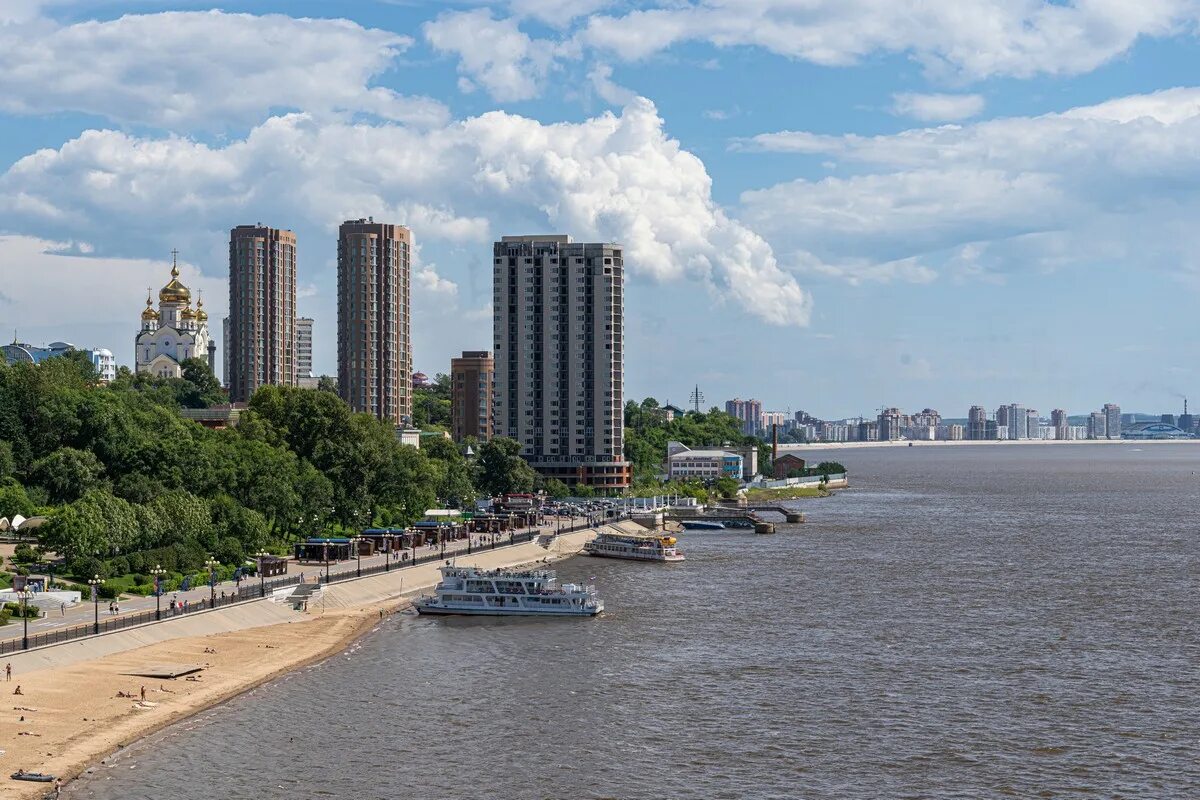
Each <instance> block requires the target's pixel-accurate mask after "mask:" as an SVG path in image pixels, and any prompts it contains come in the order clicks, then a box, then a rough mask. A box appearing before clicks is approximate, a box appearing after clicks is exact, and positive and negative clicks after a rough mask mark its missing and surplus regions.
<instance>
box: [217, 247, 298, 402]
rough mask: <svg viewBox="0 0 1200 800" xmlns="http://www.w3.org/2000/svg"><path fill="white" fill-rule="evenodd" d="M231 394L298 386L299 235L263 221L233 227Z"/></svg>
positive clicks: (239, 397)
mask: <svg viewBox="0 0 1200 800" xmlns="http://www.w3.org/2000/svg"><path fill="white" fill-rule="evenodd" d="M227 342H228V344H227V345H226V347H227V348H228V371H227V373H226V374H225V383H226V385H227V386H228V387H229V397H230V399H231V400H233V401H235V402H245V401H247V400H249V399H250V395H252V394H254V391H255V390H256V389H258V387H259V386H263V385H264V384H276V385H280V386H295V385H296V234H294V233H292V232H291V231H287V230H280V229H278V228H268V227H264V226H263V225H261V224H260V225H239V226H237V227H236V228H234V229H233V230H231V231H230V232H229V332H228V335H227Z"/></svg>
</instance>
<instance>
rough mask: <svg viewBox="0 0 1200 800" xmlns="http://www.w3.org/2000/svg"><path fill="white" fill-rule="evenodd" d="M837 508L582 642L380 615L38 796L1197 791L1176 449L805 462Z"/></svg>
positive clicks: (1198, 699)
mask: <svg viewBox="0 0 1200 800" xmlns="http://www.w3.org/2000/svg"><path fill="white" fill-rule="evenodd" d="M831 455H832V456H833V457H834V458H836V459H838V460H839V461H842V462H843V463H845V464H846V465H847V467H848V468H849V469H850V474H851V479H852V481H853V484H854V488H852V489H849V490H846V491H842V492H839V493H838V494H837V496H835V497H832V498H826V499H821V500H808V501H801V502H800V503H798V504H799V505H800V506H801V507H802V509H803V510H804V511H805V512H806V513H807V515H808V523H807V524H805V525H800V526H781V527H780V529H779V530H780V532H779V533H778V534H777V535H775V536H756V535H754V534H752V533H746V532H740V531H739V532H733V531H729V532H724V533H688V534H685V535H684V536H683V537H682V538H681V546H682V547H683V548H684V549H685V551H686V553H687V561H686V562H684V563H682V564H673V565H649V564H636V563H631V562H621V561H599V560H591V559H587V558H576V559H573V560H571V561H568V562H564V563H562V564H560V565H558V569H559V574H560V577H561V578H563V579H581V578H582V579H589V578H592V577H594V578H595V583H596V584H597V585H598V587H599V589H600V590H601V594H602V596H603V597H604V599H605V601H606V604H607V608H608V610H607V611H606V613H605V614H604V615H603V616H602V617H600V618H598V619H594V620H528V619H520V620H480V619H428V618H417V617H411V616H406V615H397V616H395V617H392V618H390V619H389V620H387V621H386V622H385V623H383V624H382V625H381V626H380V628H379V629H378V630H377V631H375V632H374V633H372V634H371V635H369V636H368V637H366V638H364V639H363V640H361V641H360V642H358V643H356V645H355V646H353V647H352V648H351V649H350V650H348V651H347V652H345V653H343V654H341V655H339V656H337V657H334V658H332V659H330V660H329V661H327V662H325V663H323V664H320V665H318V666H315V667H310V668H307V669H305V670H302V671H300V672H297V673H294V674H292V675H290V676H288V677H286V678H284V679H282V680H280V681H277V682H275V683H273V684H270V685H268V686H265V687H262V688H260V689H257V690H255V691H253V692H251V693H249V694H247V695H245V696H243V697H241V698H238V699H237V700H234V701H232V702H230V703H228V704H226V705H224V706H221V707H219V708H217V709H214V710H212V711H210V712H207V713H205V714H204V715H202V716H201V717H199V718H196V719H193V720H190V721H188V722H185V723H182V724H180V725H177V726H175V727H173V728H170V729H168V730H166V731H164V732H162V733H160V734H158V735H155V736H153V737H150V738H149V739H147V740H146V741H145V742H143V743H142V744H139V745H137V746H135V747H132V748H129V749H128V750H126V751H125V752H124V753H123V754H122V755H120V756H118V757H116V758H113V759H110V760H109V762H108V764H106V765H103V766H100V767H98V768H97V769H96V770H95V771H94V773H93V774H92V775H91V776H89V777H87V778H85V779H84V780H82V781H79V782H77V783H76V784H75V785H74V786H72V787H71V788H70V790H69V791H68V792H65V793H64V795H65V796H67V797H70V798H75V799H79V798H94V799H96V800H117V799H118V798H119V799H120V800H130V799H131V798H155V800H165V799H169V800H190V799H191V798H195V800H207V799H208V798H255V800H285V798H286V800H295V798H314V797H339V798H340V797H346V798H364V799H367V798H380V799H381V800H383V799H387V800H391V798H492V797H496V798H501V797H502V798H549V797H553V798H560V797H561V798H606V797H612V798H743V797H745V798H982V797H1005V796H1011V797H1035V796H1040V797H1088V798H1091V797H1106V798H1116V797H1138V798H1176V797H1178V798H1188V797H1193V798H1194V797H1198V796H1200V708H1198V705H1200V677H1198V676H1197V668H1198V665H1200V625H1198V623H1197V618H1196V603H1197V578H1198V572H1200V567H1198V561H1197V555H1198V554H1200V546H1198V544H1197V536H1198V525H1197V519H1196V514H1195V508H1196V501H1197V496H1198V494H1200V491H1198V490H1200V444H1166V445H1163V444H1159V445H1154V444H1144V445H1134V444H1129V445H1125V444H1114V445H1106V446H1105V445H1078V446H1065V445H1059V446H1053V445H1052V446H1033V445H1031V446H996V445H991V446H987V445H984V446H966V447H913V448H896V449H887V450H865V449H864V450H846V451H841V452H838V453H833V454H831Z"/></svg>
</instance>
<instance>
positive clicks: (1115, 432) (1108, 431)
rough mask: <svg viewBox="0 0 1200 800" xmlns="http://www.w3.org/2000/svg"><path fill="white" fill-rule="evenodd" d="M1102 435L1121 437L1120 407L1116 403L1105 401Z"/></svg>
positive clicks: (1110, 437)
mask: <svg viewBox="0 0 1200 800" xmlns="http://www.w3.org/2000/svg"><path fill="white" fill-rule="evenodd" d="M1102 411H1103V412H1104V435H1105V436H1107V437H1108V438H1109V439H1120V438H1121V407H1120V406H1119V405H1117V404H1116V403H1105V404H1104V408H1103V409H1102Z"/></svg>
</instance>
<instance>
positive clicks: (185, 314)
mask: <svg viewBox="0 0 1200 800" xmlns="http://www.w3.org/2000/svg"><path fill="white" fill-rule="evenodd" d="M179 318H180V319H184V320H188V319H195V318H196V312H195V311H192V306H191V304H189V305H188V307H187V308H185V309H184V310H183V311H180V312H179Z"/></svg>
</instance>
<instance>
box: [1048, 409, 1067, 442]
mask: <svg viewBox="0 0 1200 800" xmlns="http://www.w3.org/2000/svg"><path fill="white" fill-rule="evenodd" d="M1070 425H1071V423H1070V422H1068V421H1067V412H1066V411H1064V410H1063V409H1061V408H1056V409H1054V410H1053V411H1051V412H1050V426H1051V427H1052V428H1054V438H1055V439H1060V440H1064V441H1065V440H1066V439H1067V436H1068V431H1067V429H1068V428H1069V427H1070Z"/></svg>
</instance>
